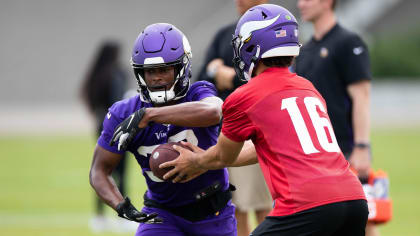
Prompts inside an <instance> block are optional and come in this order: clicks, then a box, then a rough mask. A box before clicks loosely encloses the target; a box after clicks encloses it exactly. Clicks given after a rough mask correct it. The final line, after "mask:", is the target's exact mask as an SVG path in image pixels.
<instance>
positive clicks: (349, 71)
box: [338, 34, 371, 85]
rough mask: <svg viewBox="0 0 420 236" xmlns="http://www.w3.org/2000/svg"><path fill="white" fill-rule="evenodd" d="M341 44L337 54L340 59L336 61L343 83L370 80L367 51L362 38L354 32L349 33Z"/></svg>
mask: <svg viewBox="0 0 420 236" xmlns="http://www.w3.org/2000/svg"><path fill="white" fill-rule="evenodd" d="M342 46H343V47H342V48H341V52H340V54H341V55H340V56H339V57H340V59H341V60H338V62H339V69H340V71H341V73H342V76H343V78H344V82H345V84H347V85H349V84H351V83H354V82H358V81H361V80H370V79H371V71H370V60H369V51H368V48H367V46H366V44H365V43H364V42H363V41H362V39H361V38H360V37H359V36H357V35H355V34H351V35H350V36H349V37H347V38H346V40H345V41H344V42H343V45H342Z"/></svg>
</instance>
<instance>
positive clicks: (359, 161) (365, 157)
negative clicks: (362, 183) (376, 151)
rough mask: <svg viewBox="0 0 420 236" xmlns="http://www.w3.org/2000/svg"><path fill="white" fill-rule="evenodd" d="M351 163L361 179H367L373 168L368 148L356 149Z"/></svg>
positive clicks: (351, 157)
mask: <svg viewBox="0 0 420 236" xmlns="http://www.w3.org/2000/svg"><path fill="white" fill-rule="evenodd" d="M349 162H350V165H351V167H353V168H354V169H355V170H356V172H357V174H358V176H359V178H367V177H368V176H369V170H370V168H371V161H370V150H369V149H368V148H363V149H360V148H354V149H353V152H352V153H351V155H350V158H349Z"/></svg>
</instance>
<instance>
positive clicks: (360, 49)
mask: <svg viewBox="0 0 420 236" xmlns="http://www.w3.org/2000/svg"><path fill="white" fill-rule="evenodd" d="M362 52H363V47H357V48H354V49H353V53H354V54H356V55H360V54H362Z"/></svg>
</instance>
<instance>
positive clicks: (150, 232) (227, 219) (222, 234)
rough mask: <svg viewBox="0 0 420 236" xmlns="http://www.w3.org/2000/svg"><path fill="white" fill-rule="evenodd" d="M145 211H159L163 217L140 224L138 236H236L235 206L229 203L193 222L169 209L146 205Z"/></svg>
mask: <svg viewBox="0 0 420 236" xmlns="http://www.w3.org/2000/svg"><path fill="white" fill-rule="evenodd" d="M142 211H143V212H145V213H152V212H156V213H158V215H159V217H161V218H162V219H163V223H160V224H140V225H139V227H138V229H137V232H136V236H161V235H162V236H163V235H165V236H167V235H171V236H193V235H197V236H198V235H200V236H236V235H237V232H236V219H235V207H234V205H232V204H231V203H229V204H228V205H227V206H226V207H225V208H224V209H223V210H221V211H220V213H219V214H218V215H217V216H216V215H214V216H210V217H208V218H206V219H204V220H202V221H197V222H191V221H188V220H185V219H184V218H181V217H179V216H176V215H174V214H172V213H169V212H168V211H165V210H162V209H158V208H151V207H144V208H143V209H142Z"/></svg>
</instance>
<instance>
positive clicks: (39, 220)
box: [0, 127, 420, 236]
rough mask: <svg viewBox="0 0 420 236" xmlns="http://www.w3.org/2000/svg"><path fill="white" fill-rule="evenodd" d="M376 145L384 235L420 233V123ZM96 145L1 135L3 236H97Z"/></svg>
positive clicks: (133, 179)
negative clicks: (383, 175)
mask: <svg viewBox="0 0 420 236" xmlns="http://www.w3.org/2000/svg"><path fill="white" fill-rule="evenodd" d="M372 144H373V154H374V159H375V160H374V166H375V168H382V169H384V170H386V171H387V172H388V174H389V175H390V178H391V196H392V198H393V201H394V218H393V220H392V221H391V222H390V223H388V224H387V225H385V226H383V227H381V228H380V231H381V235H383V236H391V235H404V236H418V235H420V224H418V219H419V217H418V216H417V213H418V212H420V206H419V204H418V202H417V201H418V200H416V199H419V197H420V188H419V187H418V181H419V180H420V171H418V168H419V166H420V159H419V158H420V149H419V148H420V127H417V128H412V129H408V128H405V129H389V130H383V129H381V130H374V131H373V132H372ZM94 145H95V142H94V140H93V137H90V136H80V137H79V136H70V137H67V136H54V137H50V136H49V137H43V136H41V137H40V136H14V137H9V136H7V137H6V136H0V158H1V159H0V160H1V165H0V187H1V190H0V192H1V194H0V235H8V236H9V235H40V236H41V235H42V236H52V235H78V236H85V235H94V234H93V233H91V232H90V230H89V228H88V221H89V219H90V217H91V216H92V212H93V192H92V190H91V188H90V186H89V182H88V172H89V167H90V162H91V154H92V150H93V148H94ZM129 166H130V167H129V173H128V174H129V177H128V178H129V181H130V182H129V196H130V197H131V199H132V200H134V203H135V204H136V205H138V206H139V207H140V205H141V203H142V199H141V196H142V194H143V193H144V190H145V185H144V183H143V177H142V176H141V173H140V168H139V167H138V166H137V164H136V162H135V160H134V158H130V161H129ZM111 214H113V212H111V211H109V215H111ZM104 235H115V234H111V233H109V234H104ZM125 235H132V234H125Z"/></svg>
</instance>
